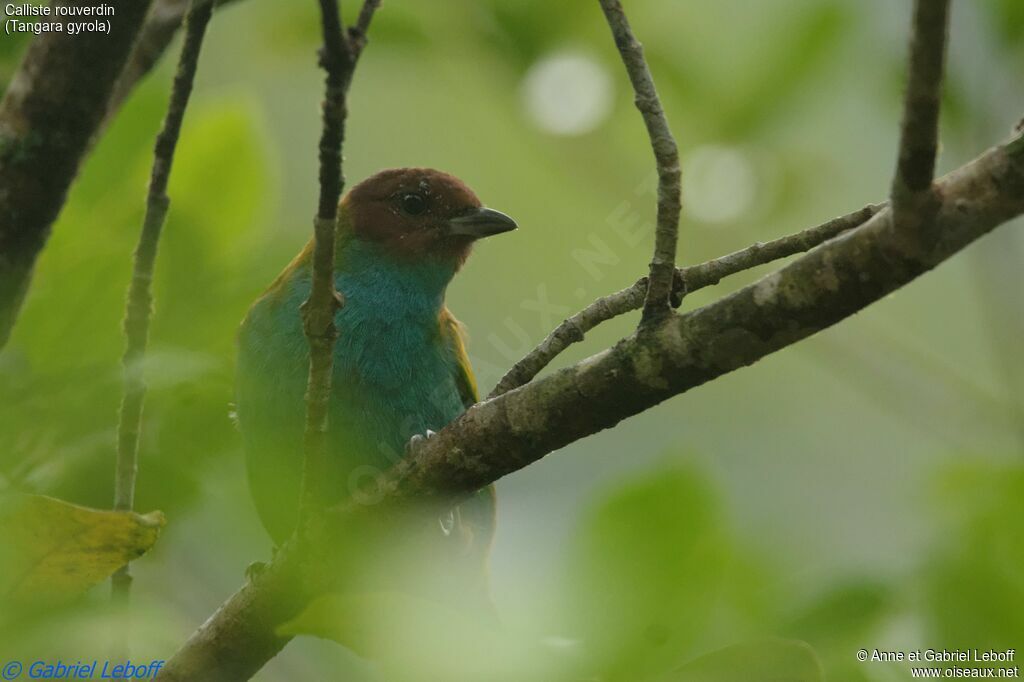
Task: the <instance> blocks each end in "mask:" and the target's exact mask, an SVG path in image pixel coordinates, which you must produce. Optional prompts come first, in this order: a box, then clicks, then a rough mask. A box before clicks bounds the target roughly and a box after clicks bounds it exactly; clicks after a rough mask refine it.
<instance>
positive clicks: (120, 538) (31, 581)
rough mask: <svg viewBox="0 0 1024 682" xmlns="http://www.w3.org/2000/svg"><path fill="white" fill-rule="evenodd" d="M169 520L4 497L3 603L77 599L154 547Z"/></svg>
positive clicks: (0, 519)
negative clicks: (165, 521)
mask: <svg viewBox="0 0 1024 682" xmlns="http://www.w3.org/2000/svg"><path fill="white" fill-rule="evenodd" d="M163 526H164V517H163V515H162V514H160V513H159V512H153V513H151V514H145V515H140V514H134V513H132V512H115V511H106V510H97V509H87V508H85V507H77V506H75V505H71V504H68V503H66V502H62V501H60V500H56V499H54V498H52V497H43V496H41V495H18V494H5V495H0V603H5V602H10V601H16V602H31V601H33V600H36V599H57V598H65V597H68V596H75V595H77V594H79V593H81V592H84V591H85V590H87V589H88V588H90V587H92V586H93V585H95V584H96V583H98V582H100V581H101V580H104V579H106V578H109V577H110V576H111V575H112V574H113V573H114V571H116V570H117V569H118V568H120V567H121V566H123V565H124V564H126V563H128V562H129V561H131V560H134V559H137V558H139V557H140V556H142V555H143V554H145V553H146V551H147V550H148V549H149V548H150V547H152V546H153V543H155V542H156V539H157V537H159V535H160V529H161V528H163Z"/></svg>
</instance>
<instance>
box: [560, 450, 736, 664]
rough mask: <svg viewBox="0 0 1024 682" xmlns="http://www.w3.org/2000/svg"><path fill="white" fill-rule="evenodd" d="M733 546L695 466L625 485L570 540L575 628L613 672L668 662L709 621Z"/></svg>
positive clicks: (681, 654) (569, 590)
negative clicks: (572, 541)
mask: <svg viewBox="0 0 1024 682" xmlns="http://www.w3.org/2000/svg"><path fill="white" fill-rule="evenodd" d="M728 545H729V543H728V538H727V537H726V534H725V533H724V532H723V530H722V528H721V524H720V522H719V518H718V512H717V505H716V501H715V499H714V496H713V495H712V493H711V491H710V490H709V489H708V487H707V486H706V484H705V483H704V481H703V480H701V479H700V478H699V477H698V476H697V475H695V474H694V473H692V472H690V471H687V470H683V469H669V470H667V471H660V472H659V473H658V474H657V475H656V476H650V477H648V478H644V479H641V480H640V481H637V482H635V483H632V484H630V485H627V486H625V487H624V488H622V489H621V490H619V491H617V492H615V493H614V494H612V495H611V496H610V497H609V498H608V499H607V500H605V501H604V502H603V503H602V504H601V505H600V507H599V508H598V509H597V510H596V511H594V512H593V513H592V514H590V515H589V517H588V518H587V519H586V520H585V522H584V524H583V527H582V528H581V529H580V531H579V532H578V534H577V536H576V538H575V541H574V543H573V547H572V548H571V554H570V558H569V570H568V575H567V578H566V585H565V591H566V595H567V600H568V603H567V607H566V612H567V613H568V614H571V616H570V617H571V619H572V624H571V625H570V627H571V628H572V631H571V633H569V634H571V635H572V636H574V637H575V636H577V635H579V636H581V637H582V639H583V642H584V645H585V646H586V647H587V648H588V649H589V650H590V657H591V658H592V660H593V661H594V663H595V665H596V666H598V667H600V668H601V669H603V670H605V671H606V672H607V673H608V674H609V675H610V676H611V677H612V678H613V679H637V678H638V677H644V676H649V675H651V674H655V673H660V672H663V671H665V670H668V669H670V668H671V667H672V666H674V665H677V664H678V663H679V662H680V661H681V660H685V658H686V656H687V653H688V652H689V651H691V650H692V647H693V645H694V642H695V640H696V638H697V637H698V636H699V635H700V634H701V633H702V632H703V631H704V629H705V627H706V624H707V621H708V619H709V617H710V614H711V611H712V609H713V607H714V605H715V603H716V601H717V598H718V594H717V593H718V591H719V588H720V587H721V583H722V575H723V569H724V568H725V565H726V559H727V557H728V555H729V551H728Z"/></svg>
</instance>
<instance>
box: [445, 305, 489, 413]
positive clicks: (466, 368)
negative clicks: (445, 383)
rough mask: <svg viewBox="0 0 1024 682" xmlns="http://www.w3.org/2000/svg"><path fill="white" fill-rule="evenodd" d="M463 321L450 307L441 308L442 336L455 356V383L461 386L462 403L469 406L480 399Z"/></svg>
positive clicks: (466, 406)
mask: <svg viewBox="0 0 1024 682" xmlns="http://www.w3.org/2000/svg"><path fill="white" fill-rule="evenodd" d="M465 334H466V333H465V330H464V328H463V326H462V323H461V322H459V321H458V320H456V319H455V316H454V315H452V313H451V311H450V310H448V308H443V309H442V310H441V338H443V339H444V342H445V344H446V345H447V346H448V349H449V350H450V351H451V353H452V355H453V356H454V357H455V368H454V372H455V385H456V386H458V388H459V396H460V397H461V398H462V405H463V407H465V408H467V409H468V408H469V407H470V406H471V405H475V404H476V402H477V401H478V400H480V395H479V393H478V392H477V387H476V377H475V376H473V367H472V366H471V365H470V364H469V356H468V355H466V335H465Z"/></svg>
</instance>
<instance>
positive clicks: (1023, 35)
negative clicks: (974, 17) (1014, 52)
mask: <svg viewBox="0 0 1024 682" xmlns="http://www.w3.org/2000/svg"><path fill="white" fill-rule="evenodd" d="M981 6H982V7H984V8H987V9H988V10H989V12H990V13H991V15H992V26H993V28H995V29H996V33H997V34H998V35H999V37H1000V38H1001V39H1002V41H1003V43H1004V44H1006V45H1010V46H1013V45H1019V44H1020V43H1022V42H1024V3H1022V2H1021V1H1020V0H992V2H986V3H982V4H981Z"/></svg>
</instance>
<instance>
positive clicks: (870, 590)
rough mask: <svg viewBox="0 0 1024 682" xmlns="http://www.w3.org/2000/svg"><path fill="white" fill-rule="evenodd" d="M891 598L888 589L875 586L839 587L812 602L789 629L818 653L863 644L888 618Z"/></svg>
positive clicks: (873, 584)
mask: <svg viewBox="0 0 1024 682" xmlns="http://www.w3.org/2000/svg"><path fill="white" fill-rule="evenodd" d="M892 598H893V595H892V592H891V590H890V589H889V588H888V587H886V586H885V585H881V584H878V583H869V582H864V583H854V584H850V585H840V586H837V587H835V588H833V589H831V590H829V591H828V592H826V593H825V594H824V595H822V596H821V597H819V598H818V599H817V600H815V601H814V602H813V603H812V604H811V605H810V606H809V607H808V608H807V609H806V610H804V611H803V613H801V614H799V615H798V616H797V617H796V618H795V619H794V620H793V622H792V624H791V625H790V626H789V628H788V630H789V631H790V632H792V634H793V635H794V636H795V637H799V638H801V639H806V640H807V641H809V642H811V643H812V644H814V645H815V646H816V647H817V648H818V649H819V650H820V649H821V647H822V646H825V645H830V646H840V645H842V644H848V643H853V642H859V641H863V639H864V638H865V637H866V636H867V635H868V634H869V633H870V632H872V630H874V628H876V627H877V626H878V624H879V623H880V622H881V621H882V619H883V618H885V616H886V615H888V613H889V611H890V609H891V605H892Z"/></svg>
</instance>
